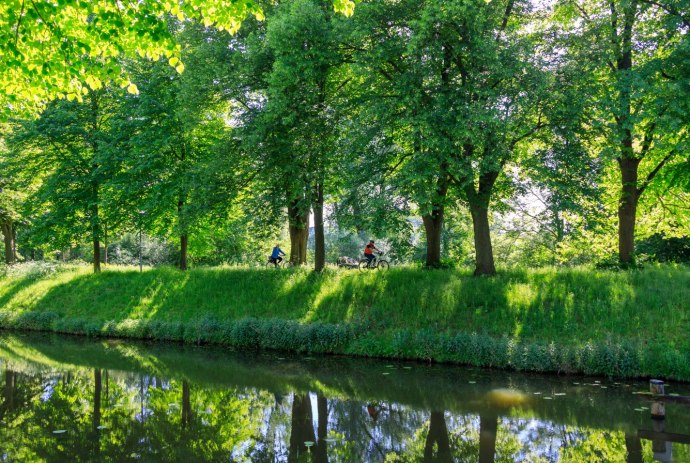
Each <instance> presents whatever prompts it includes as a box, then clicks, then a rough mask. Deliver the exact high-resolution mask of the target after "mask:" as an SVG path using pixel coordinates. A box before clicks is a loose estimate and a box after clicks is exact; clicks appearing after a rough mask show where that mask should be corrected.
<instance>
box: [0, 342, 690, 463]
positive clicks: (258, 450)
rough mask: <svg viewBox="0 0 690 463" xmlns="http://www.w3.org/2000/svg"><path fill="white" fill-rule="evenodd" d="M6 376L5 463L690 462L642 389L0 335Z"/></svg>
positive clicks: (686, 428)
mask: <svg viewBox="0 0 690 463" xmlns="http://www.w3.org/2000/svg"><path fill="white" fill-rule="evenodd" d="M0 369H1V370H2V371H1V372H0V384H1V387H2V389H1V392H2V396H1V398H0V461H7V462H129V461H131V462H185V463H187V462H315V463H325V462H332V463H335V462H479V463H489V462H502V463H503V462H530V463H531V462H626V463H627V462H652V461H673V462H690V445H689V444H688V443H686V442H689V441H690V438H689V437H688V436H689V435H690V405H683V404H675V403H667V404H666V406H665V408H666V419H665V420H662V421H660V420H653V419H652V418H651V414H650V408H651V405H652V404H651V403H650V402H648V401H646V400H644V399H642V398H640V396H639V395H636V394H634V392H635V391H647V390H649V386H648V383H647V382H644V381H638V382H634V381H623V380H612V379H606V378H589V377H582V376H541V375H530V374H519V373H512V372H505V371H488V370H481V369H471V368H461V367H455V366H443V365H426V364H423V363H404V362H390V361H373V360H362V359H347V358H334V357H311V356H306V355H305V356H289V355H286V354H281V353H237V352H229V351H227V350H226V349H222V348H211V347H191V346H179V345H169V344H162V345H161V344H146V343H132V342H125V341H117V340H115V341H113V340H90V339H84V338H72V337H59V336H55V335H38V336H37V335H31V336H28V335H16V334H7V333H5V334H0ZM666 392H667V393H671V394H680V395H690V387H689V385H687V384H673V383H668V384H667V385H666Z"/></svg>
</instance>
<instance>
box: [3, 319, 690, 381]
mask: <svg viewBox="0 0 690 463" xmlns="http://www.w3.org/2000/svg"><path fill="white" fill-rule="evenodd" d="M0 328H2V329H5V330H18V331H42V332H53V333H59V334H70V335H81V336H88V337H94V338H124V339H138V340H149V341H167V342H182V343H191V344H214V345H220V346H225V347H228V348H231V349H233V350H237V351H242V350H252V351H255V350H271V351H285V352H294V353H307V354H333V355H347V356H356V357H372V358H382V359H391V360H416V361H426V362H438V363H448V364H457V365H468V366H475V367H484V368H496V369H506V370H515V371H524V372H539V373H555V374H584V375H595V376H606V377H611V378H648V377H655V378H659V379H667V380H676V381H685V382H689V381H690V353H688V352H682V351H680V350H677V349H673V348H671V347H670V346H668V345H664V344H644V345H641V344H640V343H635V342H632V341H629V340H624V339H623V340H615V341H614V340H611V341H606V342H593V341H590V342H586V343H583V344H578V345H573V344H561V343H557V342H548V343H547V342H534V341H524V340H515V339H511V338H507V337H502V338H498V337H493V336H489V335H486V334H477V333H463V332H458V333H454V334H440V333H436V332H434V331H432V330H427V329H421V330H409V329H389V330H386V331H384V332H375V330H373V329H372V328H371V327H369V326H367V325H366V324H354V323H353V324H329V323H321V322H314V323H300V322H296V321H292V320H283V319H275V318H274V319H257V318H244V319H239V320H233V321H221V320H218V319H214V318H203V319H200V320H195V321H193V322H189V323H182V322H163V321H151V320H143V319H125V320H123V321H120V322H115V321H107V322H105V323H102V322H98V321H94V320H87V319H80V318H70V317H65V316H63V315H61V314H57V313H55V312H49V311H42V312H28V313H25V314H22V315H20V316H16V315H14V314H12V313H11V312H1V311H0Z"/></svg>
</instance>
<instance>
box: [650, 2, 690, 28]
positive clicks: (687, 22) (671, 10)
mask: <svg viewBox="0 0 690 463" xmlns="http://www.w3.org/2000/svg"><path fill="white" fill-rule="evenodd" d="M641 1H642V2H644V3H647V4H649V5H654V6H656V7H658V8H661V9H662V10H664V11H665V12H667V13H668V14H670V15H673V16H677V17H678V18H680V21H681V22H682V23H683V25H684V26H685V27H690V18H686V17H685V16H683V14H682V13H681V12H680V11H678V10H677V9H675V8H674V7H673V6H672V5H664V4H663V3H659V2H656V1H654V0H641Z"/></svg>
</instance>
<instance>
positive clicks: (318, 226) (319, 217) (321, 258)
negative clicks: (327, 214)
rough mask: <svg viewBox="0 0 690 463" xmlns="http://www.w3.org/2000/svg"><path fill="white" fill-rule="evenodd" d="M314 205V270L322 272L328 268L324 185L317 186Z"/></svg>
mask: <svg viewBox="0 0 690 463" xmlns="http://www.w3.org/2000/svg"><path fill="white" fill-rule="evenodd" d="M315 196H316V201H315V203H314V205H313V206H312V207H313V210H314V248H315V249H314V270H315V271H317V272H320V271H322V270H323V269H324V267H325V266H326V238H325V236H324V224H323V184H322V183H319V184H318V185H316V191H315Z"/></svg>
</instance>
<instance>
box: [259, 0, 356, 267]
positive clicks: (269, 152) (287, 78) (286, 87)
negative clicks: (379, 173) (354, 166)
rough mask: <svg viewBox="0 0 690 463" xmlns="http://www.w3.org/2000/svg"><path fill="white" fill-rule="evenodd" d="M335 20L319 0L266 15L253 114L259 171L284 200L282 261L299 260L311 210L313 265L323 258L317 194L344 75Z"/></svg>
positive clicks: (328, 161)
mask: <svg viewBox="0 0 690 463" xmlns="http://www.w3.org/2000/svg"><path fill="white" fill-rule="evenodd" d="M342 23H343V21H338V20H337V18H336V17H334V16H333V14H332V13H331V12H329V11H328V8H326V5H325V4H323V3H321V2H315V1H312V0H300V1H295V2H290V3H286V4H283V5H279V6H278V8H276V11H275V12H273V13H271V14H269V16H268V19H267V27H266V36H265V44H264V46H265V51H261V50H257V51H255V53H262V52H264V53H269V54H270V56H271V57H272V64H271V67H270V71H268V74H267V75H266V76H265V78H264V80H263V82H264V84H265V88H264V89H262V91H263V92H264V95H265V98H266V101H265V104H264V105H263V106H262V107H261V108H260V109H259V111H260V112H259V114H258V115H257V116H256V117H255V118H254V120H253V124H254V130H256V132H255V133H254V137H252V138H251V140H255V139H256V137H257V136H258V138H259V140H260V141H257V143H256V144H257V145H259V144H260V145H259V150H260V151H261V154H259V156H261V159H262V164H263V166H262V168H263V170H264V175H265V176H267V177H268V178H269V179H271V181H272V183H273V185H272V187H270V188H272V189H274V190H276V191H280V192H281V193H282V195H283V198H284V200H285V202H286V203H287V215H288V224H289V231H290V243H291V250H290V260H291V261H292V262H294V263H300V264H301V263H305V262H306V251H307V249H306V248H307V240H308V234H309V223H308V219H309V211H310V209H311V210H313V212H314V233H315V241H316V253H315V254H316V256H315V270H316V271H321V270H323V268H324V265H325V238H324V198H325V197H326V195H327V193H328V185H327V182H328V181H329V180H330V178H331V176H330V175H329V174H330V173H332V168H333V167H332V166H333V161H332V160H333V155H334V151H335V147H334V142H335V139H336V122H335V118H336V115H335V110H336V108H334V99H335V97H336V95H337V94H338V92H339V90H340V89H341V88H342V85H343V83H344V82H346V81H347V75H346V74H345V73H344V71H342V70H341V69H340V68H341V66H342V65H343V64H344V63H343V60H342V58H341V56H340V55H339V53H338V48H337V47H338V43H339V42H340V38H339V36H340V35H341V34H342V33H343V32H342V30H341V29H342Z"/></svg>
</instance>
